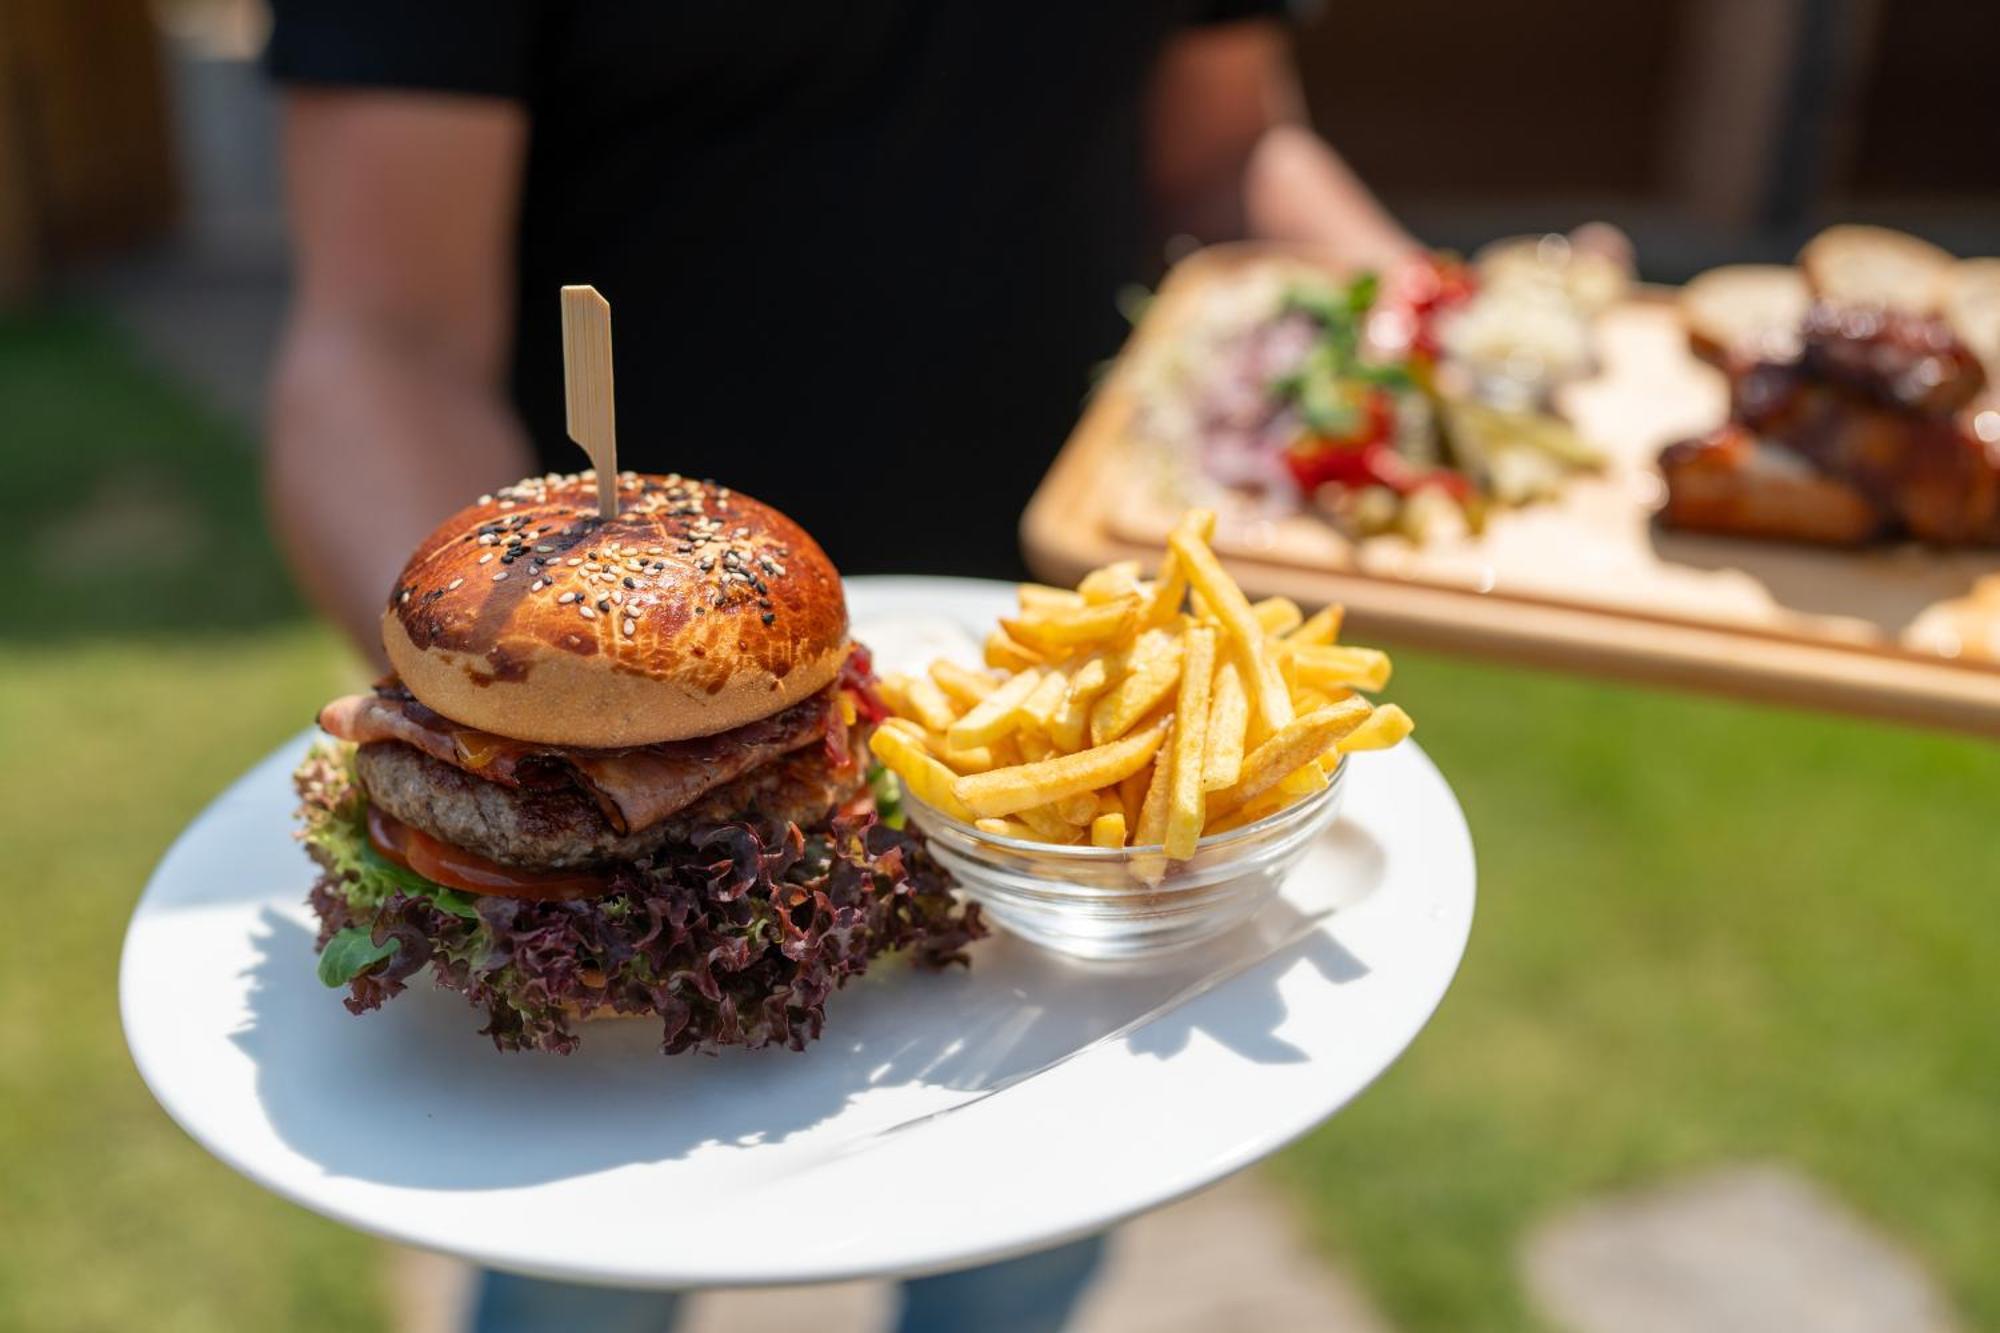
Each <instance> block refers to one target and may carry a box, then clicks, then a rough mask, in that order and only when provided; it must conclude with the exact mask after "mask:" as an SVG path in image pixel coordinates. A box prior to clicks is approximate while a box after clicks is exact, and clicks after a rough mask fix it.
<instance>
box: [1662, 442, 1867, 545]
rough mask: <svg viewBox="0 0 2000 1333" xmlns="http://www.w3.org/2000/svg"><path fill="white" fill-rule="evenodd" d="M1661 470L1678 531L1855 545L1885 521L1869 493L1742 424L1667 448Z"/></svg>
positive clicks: (1666, 515) (1671, 521)
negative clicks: (1834, 476) (1821, 469)
mask: <svg viewBox="0 0 2000 1333" xmlns="http://www.w3.org/2000/svg"><path fill="white" fill-rule="evenodd" d="M1660 471H1661V473H1662V474H1663V475H1664V476H1665V477H1666V481H1667V507H1666V509H1665V511H1664V512H1663V513H1662V515H1661V517H1662V518H1663V519H1664V520H1665V521H1666V523H1667V524H1668V525H1669V526H1672V527H1676V528H1685V529H1688V530H1690V531H1695V532H1720V533H1728V534H1730V535H1732V536H1738V537H1773V538H1782V539H1787V540H1791V541H1802V542H1819V543H1823V544H1826V545H1832V546H1854V545H1859V544H1860V543H1862V542H1865V541H1868V540H1870V539H1871V538H1873V537H1875V536H1876V535H1877V534H1879V533H1880V532H1881V531H1882V528H1883V526H1884V516H1883V514H1882V512H1881V510H1879V509H1878V508H1876V506H1875V505H1874V504H1873V503H1871V502H1870V501H1869V499H1868V497H1867V496H1865V495H1863V494H1862V493H1861V492H1859V491H1857V490H1855V489H1854V488H1853V487H1852V486H1848V485H1845V484H1844V483H1841V482H1838V481H1835V480H1833V479H1832V478H1830V477H1827V476H1824V475H1822V474H1820V473H1819V472H1816V471H1815V470H1814V469H1813V468H1812V467H1810V466H1809V465H1808V464H1806V463H1805V462H1804V461H1803V460H1802V459H1800V458H1799V457H1797V456H1796V455H1794V454H1791V453H1788V452H1787V451H1785V450H1783V449H1781V448H1777V447H1775V446H1773V445H1770V444H1767V443H1764V442H1762V441H1760V440H1759V439H1758V438H1757V437H1756V436H1755V435H1754V434H1752V433H1751V432H1750V431H1749V430H1747V429H1746V428H1744V427H1743V426H1740V425H1734V424H1731V425H1726V426H1723V427H1722V428H1720V429H1719V430H1716V431H1713V432H1711V433H1710V434H1708V435H1704V436H1702V437H1700V438H1699V439H1693V440H1681V441H1679V442H1677V443H1674V444H1670V445H1668V446H1667V447H1666V449H1665V450H1663V451H1662V452H1661V454H1660Z"/></svg>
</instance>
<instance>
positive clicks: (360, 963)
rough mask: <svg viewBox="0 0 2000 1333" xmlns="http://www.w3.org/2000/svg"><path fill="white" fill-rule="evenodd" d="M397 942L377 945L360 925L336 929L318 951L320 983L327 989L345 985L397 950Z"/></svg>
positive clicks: (398, 946) (388, 941)
mask: <svg viewBox="0 0 2000 1333" xmlns="http://www.w3.org/2000/svg"><path fill="white" fill-rule="evenodd" d="M401 945H402V942H401V941H400V940H384V941H383V942H382V943H380V944H377V943H375V941H374V940H373V939H372V938H371V937H370V935H369V932H368V931H366V930H363V929H362V928H361V927H360V926H349V927H347V928H346V929H345V930H337V931H335V932H334V934H333V938H332V939H330V940H328V941H327V942H326V947H325V948H324V949H321V950H320V951H319V979H320V984H321V985H323V986H326V987H328V988H330V989H331V988H337V987H340V986H345V985H346V984H347V983H348V982H350V981H352V980H354V979H355V978H356V977H358V976H360V975H361V974H362V973H363V972H366V971H367V970H368V969H369V968H371V967H373V966H375V964H377V963H379V962H381V961H382V960H383V959H385V958H387V957H389V955H391V954H393V953H395V952H396V950H397V949H398V948H400V947H401Z"/></svg>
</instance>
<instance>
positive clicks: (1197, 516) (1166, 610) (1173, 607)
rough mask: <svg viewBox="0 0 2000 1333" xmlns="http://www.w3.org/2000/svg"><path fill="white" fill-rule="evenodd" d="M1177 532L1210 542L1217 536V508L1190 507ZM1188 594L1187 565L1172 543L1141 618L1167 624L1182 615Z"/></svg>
mask: <svg viewBox="0 0 2000 1333" xmlns="http://www.w3.org/2000/svg"><path fill="white" fill-rule="evenodd" d="M1175 530H1176V531H1179V532H1186V533H1188V534H1189V535H1190V536H1192V537H1194V538H1195V539H1197V540H1199V541H1201V542H1203V543H1206V542H1207V541H1208V539H1209V538H1210V537H1212V536H1214V535H1215V511H1214V510H1212V509H1190V510H1188V511H1187V513H1185V514H1183V515H1181V521H1180V523H1179V524H1178V525H1177V526H1176V528H1175ZM1187 593H1188V573H1187V567H1186V566H1185V565H1184V564H1183V563H1182V562H1181V559H1180V557H1179V556H1178V555H1176V554H1174V548H1173V546H1172V545H1171V544H1169V545H1168V547H1167V553H1166V555H1165V556H1164V557H1163V558H1162V559H1161V561H1160V576H1159V578H1157V579H1155V580H1154V581H1153V592H1152V596H1151V597H1150V598H1149V599H1148V601H1147V605H1146V610H1145V613H1144V615H1143V616H1142V617H1141V619H1142V620H1143V621H1144V623H1146V624H1147V625H1150V626H1154V627H1158V626H1163V625H1166V624H1167V623H1168V622H1170V621H1171V620H1173V618H1174V617H1175V616H1177V615H1179V614H1180V610H1181V602H1182V601H1183V600H1185V599H1186V597H1187Z"/></svg>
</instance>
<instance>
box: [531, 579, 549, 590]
mask: <svg viewBox="0 0 2000 1333" xmlns="http://www.w3.org/2000/svg"><path fill="white" fill-rule="evenodd" d="M548 586H549V581H548V580H547V579H536V580H535V581H534V582H533V583H531V584H529V585H528V591H529V592H540V591H541V590H542V589H544V588H546V587H548Z"/></svg>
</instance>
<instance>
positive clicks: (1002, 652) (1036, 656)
mask: <svg viewBox="0 0 2000 1333" xmlns="http://www.w3.org/2000/svg"><path fill="white" fill-rule="evenodd" d="M1041 664H1042V655H1041V654H1040V653H1038V652H1036V651H1035V650H1034V649H1032V648H1029V647H1027V646H1026V645H1024V644H1019V643H1016V642H1014V640H1013V639H1011V638H1009V637H1008V636H1007V631H1006V630H1004V629H996V630H994V631H993V632H992V633H991V634H989V635H987V636H986V665H987V666H990V667H992V668H993V669H994V670H996V671H1026V670H1027V669H1028V668H1029V667H1036V666H1040V665H1041Z"/></svg>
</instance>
